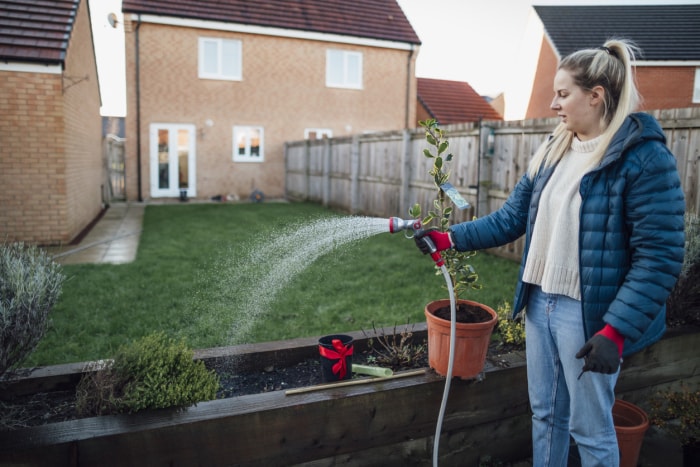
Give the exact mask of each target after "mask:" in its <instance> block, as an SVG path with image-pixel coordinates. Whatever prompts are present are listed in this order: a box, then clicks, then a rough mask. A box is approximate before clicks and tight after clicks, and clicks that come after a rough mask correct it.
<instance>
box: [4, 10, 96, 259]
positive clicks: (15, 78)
mask: <svg viewBox="0 0 700 467" xmlns="http://www.w3.org/2000/svg"><path fill="white" fill-rule="evenodd" d="M0 29H1V30H2V34H0V96H2V97H1V98H0V241H23V242H26V243H33V244H41V245H50V244H60V243H64V244H65V243H69V242H70V241H71V240H73V239H74V238H75V237H76V236H78V235H79V234H80V233H81V231H82V230H83V229H85V228H86V227H87V226H88V225H89V224H90V223H91V222H92V221H93V220H94V219H95V218H96V217H97V216H98V215H99V214H100V212H101V210H102V208H103V188H104V171H103V164H102V139H101V129H102V120H101V117H100V105H101V101H100V91H99V86H98V76H97V65H96V60H95V52H94V47H93V39H92V29H91V24H90V14H89V7H88V2H87V0H53V1H50V2H49V1H42V2H37V1H31V0H0Z"/></svg>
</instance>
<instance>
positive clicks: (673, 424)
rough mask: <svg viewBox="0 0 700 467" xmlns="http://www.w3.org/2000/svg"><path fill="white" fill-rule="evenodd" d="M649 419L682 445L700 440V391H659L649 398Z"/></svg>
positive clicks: (687, 389)
mask: <svg viewBox="0 0 700 467" xmlns="http://www.w3.org/2000/svg"><path fill="white" fill-rule="evenodd" d="M649 415H650V419H651V420H650V421H651V423H653V424H654V425H657V426H658V427H659V428H661V429H662V430H664V431H666V432H667V433H669V434H670V435H672V436H673V437H675V438H676V439H678V441H680V443H681V444H682V445H684V446H687V445H692V444H696V443H699V442H700V391H698V390H696V391H692V390H690V389H689V388H688V387H687V386H685V385H683V384H681V390H680V391H672V390H667V391H659V392H657V393H656V394H655V395H654V397H653V398H652V399H651V410H650V413H649Z"/></svg>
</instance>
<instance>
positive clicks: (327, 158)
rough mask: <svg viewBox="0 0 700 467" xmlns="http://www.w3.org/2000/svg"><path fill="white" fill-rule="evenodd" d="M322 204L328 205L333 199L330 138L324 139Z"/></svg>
mask: <svg viewBox="0 0 700 467" xmlns="http://www.w3.org/2000/svg"><path fill="white" fill-rule="evenodd" d="M321 183H322V185H321V186H322V187H323V189H322V190H321V191H322V204H323V206H328V204H330V199H331V142H330V138H326V139H325V140H324V141H323V179H322V182H321Z"/></svg>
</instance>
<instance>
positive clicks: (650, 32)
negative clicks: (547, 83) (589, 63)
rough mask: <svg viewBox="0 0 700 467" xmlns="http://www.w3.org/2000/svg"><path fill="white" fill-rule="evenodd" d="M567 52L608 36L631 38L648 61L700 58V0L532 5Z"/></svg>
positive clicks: (562, 51)
mask: <svg viewBox="0 0 700 467" xmlns="http://www.w3.org/2000/svg"><path fill="white" fill-rule="evenodd" d="M534 9H535V11H536V12H537V14H538V15H539V17H540V19H541V20H542V24H543V25H544V29H545V31H546V33H547V35H548V36H549V38H550V40H551V42H552V45H553V47H554V49H555V50H556V51H557V53H558V54H559V55H560V57H565V56H567V55H569V54H570V53H572V52H575V51H576V50H579V49H582V48H587V47H599V46H602V45H603V43H604V42H605V41H606V40H607V39H610V38H613V37H614V38H625V39H631V40H633V41H634V42H635V43H636V44H637V45H638V46H639V47H640V48H641V49H642V54H641V56H640V57H638V59H639V60H644V61H670V60H700V4H696V5H668V4H664V5H587V6H564V5H547V6H534Z"/></svg>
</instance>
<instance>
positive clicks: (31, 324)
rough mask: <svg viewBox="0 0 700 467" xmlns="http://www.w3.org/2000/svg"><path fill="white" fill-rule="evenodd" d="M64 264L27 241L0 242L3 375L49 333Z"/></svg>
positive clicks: (0, 365) (0, 360) (0, 370)
mask: <svg viewBox="0 0 700 467" xmlns="http://www.w3.org/2000/svg"><path fill="white" fill-rule="evenodd" d="M63 280H64V276H63V274H62V272H61V266H60V265H59V264H58V263H55V262H53V260H52V259H51V258H50V257H49V255H48V254H47V253H46V252H45V251H43V250H41V249H39V248H37V247H35V246H25V245H24V244H23V243H12V244H1V245H0V375H2V374H4V373H5V372H6V371H7V370H9V369H10V368H12V367H15V366H16V365H18V364H19V363H21V362H22V360H24V359H25V358H26V357H27V356H28V355H29V354H30V353H31V352H32V351H33V350H34V349H35V348H36V346H37V344H38V343H39V341H40V340H41V339H42V338H43V337H44V334H46V330H47V329H48V326H49V323H50V321H49V318H48V316H49V312H50V311H51V309H52V308H53V307H54V305H55V304H56V302H57V301H58V297H59V296H60V295H61V288H62V286H63Z"/></svg>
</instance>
